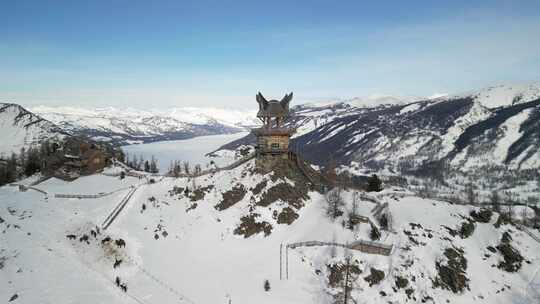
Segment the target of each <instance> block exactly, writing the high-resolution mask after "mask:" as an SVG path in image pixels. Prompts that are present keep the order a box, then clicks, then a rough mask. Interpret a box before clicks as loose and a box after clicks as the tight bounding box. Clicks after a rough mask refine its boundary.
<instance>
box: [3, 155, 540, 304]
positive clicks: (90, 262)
mask: <svg viewBox="0 0 540 304" xmlns="http://www.w3.org/2000/svg"><path fill="white" fill-rule="evenodd" d="M254 166H255V163H254V161H249V162H247V163H245V164H243V165H241V166H239V167H237V168H235V169H232V170H227V171H221V172H217V173H214V174H210V175H205V176H202V177H198V178H196V179H192V178H191V179H190V178H177V179H175V178H167V177H165V178H161V177H153V179H155V181H156V182H155V183H147V182H146V181H147V180H149V178H150V177H148V178H143V179H142V180H141V179H139V178H136V177H129V176H128V177H126V178H125V179H123V180H121V179H119V178H118V177H114V176H106V175H92V176H86V177H81V178H79V179H77V180H75V181H73V182H64V181H60V180H56V179H50V180H47V181H45V182H42V183H41V184H39V185H37V186H36V188H37V189H40V190H43V191H46V192H47V193H48V194H47V195H44V194H42V193H40V192H37V191H34V190H28V191H26V192H18V190H17V188H16V187H9V186H4V187H1V188H0V201H2V202H5V203H4V204H5V208H2V209H0V218H1V220H0V230H1V231H2V232H3V233H2V234H0V262H1V263H0V265H1V273H2V275H0V286H1V288H0V298H1V299H10V298H11V297H13V296H14V295H17V298H16V300H14V302H13V303H34V302H41V301H45V302H54V303H65V302H73V301H76V302H78V303H96V302H100V303H105V302H106V303H133V302H138V303H156V302H157V303H170V302H179V303H332V302H333V299H336V298H339V297H340V290H341V286H343V278H344V276H343V271H342V270H343V269H344V268H343V263H344V252H343V250H342V249H339V248H338V249H333V247H325V246H322V247H318V246H316V247H297V248H294V249H293V248H289V249H288V250H287V251H288V268H286V264H285V255H283V261H282V263H283V264H282V266H283V267H282V272H283V278H284V279H283V280H280V244H284V245H286V244H292V243H295V242H303V241H326V242H335V243H341V244H347V243H349V244H350V243H352V242H354V241H355V240H369V235H370V232H371V230H372V228H371V227H370V224H369V223H363V222H357V223H356V224H355V226H354V228H353V229H348V228H347V225H343V224H342V222H343V221H345V220H347V218H348V216H349V214H350V213H351V210H352V201H353V196H354V195H355V194H354V191H351V190H349V191H344V192H343V193H342V196H343V198H344V201H345V203H346V204H345V206H343V207H342V212H343V214H342V215H341V216H339V217H337V218H336V219H334V220H331V219H330V218H329V217H328V216H327V214H326V210H325V206H326V205H327V203H326V201H325V199H324V196H322V195H321V194H319V193H318V192H316V191H314V190H313V189H312V188H311V187H310V186H309V182H307V181H306V180H305V179H304V178H303V177H302V175H301V174H300V172H298V171H297V170H296V169H295V167H294V165H292V164H289V163H283V164H282V165H279V166H278V167H276V168H277V169H276V170H272V171H269V172H264V171H260V170H257V169H255V167H254ZM118 172H119V168H109V169H108V170H106V171H105V172H104V173H106V174H108V175H114V174H117V173H118ZM24 182H25V183H30V182H32V180H31V179H29V180H26V181H24ZM132 185H133V186H135V188H134V189H135V190H134V189H131V188H130V186H132ZM186 189H188V190H187V191H186ZM115 190H118V191H117V192H114V193H111V194H109V195H105V196H103V197H99V198H93V199H92V198H86V199H66V198H56V197H55V196H54V195H55V194H59V193H64V194H69V193H71V194H75V193H79V194H92V193H95V192H103V193H108V192H110V191H115ZM127 196H129V200H127V201H125V202H126V205H125V207H124V208H123V209H121V212H120V213H119V216H118V217H116V219H114V221H113V222H112V223H111V225H110V226H109V228H108V229H107V230H103V229H100V231H99V234H96V236H95V237H94V236H93V235H92V234H91V230H94V232H95V231H96V226H101V224H102V223H103V222H104V221H105V219H106V218H108V215H109V213H111V211H113V210H115V206H117V205H118V204H119V203H121V202H124V200H123V198H124V197H127ZM385 203H387V204H388V207H387V208H383V213H385V214H388V216H389V217H390V218H391V219H392V221H391V232H387V231H384V230H381V237H380V240H379V242H381V243H383V244H386V245H392V246H393V249H392V251H391V254H390V255H389V256H384V255H374V254H368V253H364V252H360V251H356V250H348V253H347V254H350V255H352V266H351V287H352V292H351V297H352V298H353V299H354V300H355V301H358V302H364V303H382V302H384V303H386V302H388V301H391V302H399V303H404V302H406V301H409V302H411V303H417V302H420V301H424V302H426V303H447V302H449V303H537V302H538V300H539V299H540V294H539V293H538V287H540V272H539V269H540V259H539V258H540V243H538V242H537V241H535V240H534V239H533V238H531V236H529V235H528V234H526V233H524V232H523V231H521V230H520V229H518V228H517V227H515V226H513V225H509V224H506V223H504V222H500V221H498V218H499V216H498V214H496V213H495V214H492V215H490V216H486V215H484V214H483V213H478V210H477V209H475V208H474V207H469V206H457V205H450V204H448V203H445V202H439V201H434V200H429V199H421V198H418V197H415V196H412V195H411V194H410V193H408V192H406V191H404V190H403V189H397V188H396V189H386V190H384V191H383V192H380V193H378V194H377V195H367V196H365V195H362V196H361V197H359V199H358V206H357V213H358V214H359V215H362V216H365V217H367V218H369V220H370V221H371V222H373V223H374V225H375V226H379V225H380V223H379V221H378V220H377V218H376V216H375V215H374V214H373V213H372V211H373V210H374V208H375V207H376V206H378V205H380V206H382V207H384V206H385ZM378 208H380V207H378ZM378 208H375V209H378ZM473 210H476V211H477V213H471V211H473ZM514 211H515V212H516V215H515V219H519V216H520V214H521V213H522V212H521V211H520V210H518V208H517V207H516V210H514ZM479 214H482V215H481V216H480V215H479ZM390 215H391V216H390ZM471 225H472V227H473V228H472V231H471V227H470V226H471ZM462 227H465V228H462ZM380 228H381V227H380V226H379V229H380ZM534 233H536V235H537V236H538V233H537V232H534ZM71 234H73V235H74V238H75V239H74V240H70V239H68V238H66V235H71ZM85 234H86V235H88V240H85V239H84V235H85ZM107 236H110V237H111V238H112V239H113V240H119V239H122V240H124V241H125V244H126V245H125V247H122V246H118V245H116V244H115V243H114V242H112V243H110V242H107V241H106V237H107ZM81 237H83V240H79V238H81ZM283 250H284V251H285V248H284V249H283ZM515 252H519V255H521V256H522V257H523V259H522V260H521V259H520V258H517V257H518V256H517V255H516V254H515ZM119 259H121V260H122V262H121V264H120V265H119V267H117V268H113V264H114V263H115V261H116V260H119ZM287 269H288V270H287ZM286 271H288V280H285V277H286ZM381 272H382V274H381ZM116 276H118V277H119V278H120V280H121V282H122V283H125V284H127V292H123V291H121V289H120V288H118V287H116V286H115V284H114V279H115V277H116ZM43 278H47V280H43ZM486 278H489V280H486ZM265 280H268V281H269V285H270V286H269V287H270V289H269V290H268V291H265V290H264V288H263V285H264V281H265ZM209 290H211V291H212V292H208V291H209ZM83 294H84V295H90V294H91V295H92V296H91V297H90V296H87V297H80V295H83Z"/></svg>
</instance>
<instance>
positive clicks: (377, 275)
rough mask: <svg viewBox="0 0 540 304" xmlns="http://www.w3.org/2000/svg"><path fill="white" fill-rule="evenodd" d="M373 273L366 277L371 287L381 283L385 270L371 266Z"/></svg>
mask: <svg viewBox="0 0 540 304" xmlns="http://www.w3.org/2000/svg"><path fill="white" fill-rule="evenodd" d="M370 271H371V274H370V275H369V276H367V277H365V278H364V280H365V281H366V282H368V283H369V287H371V286H373V285H377V284H379V282H380V281H382V280H383V279H384V271H382V270H378V269H376V268H373V267H371V270H370Z"/></svg>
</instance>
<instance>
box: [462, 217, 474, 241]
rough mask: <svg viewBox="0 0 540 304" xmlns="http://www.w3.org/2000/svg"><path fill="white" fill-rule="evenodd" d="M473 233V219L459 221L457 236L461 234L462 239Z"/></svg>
mask: <svg viewBox="0 0 540 304" xmlns="http://www.w3.org/2000/svg"><path fill="white" fill-rule="evenodd" d="M473 233H474V222H473V221H465V222H463V223H461V228H460V229H459V236H461V238H462V239H466V238H468V237H470V236H471V235H472V234H473Z"/></svg>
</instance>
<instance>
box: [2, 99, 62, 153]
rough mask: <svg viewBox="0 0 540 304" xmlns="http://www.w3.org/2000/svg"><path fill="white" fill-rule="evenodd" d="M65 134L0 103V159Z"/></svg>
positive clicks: (12, 106)
mask: <svg viewBox="0 0 540 304" xmlns="http://www.w3.org/2000/svg"><path fill="white" fill-rule="evenodd" d="M64 136H66V133H65V132H64V131H63V130H62V129H61V128H59V127H58V126H56V125H55V124H54V123H52V122H50V121H48V120H46V119H43V118H42V117H40V116H39V115H35V114H33V113H31V112H29V111H27V110H26V109H25V108H23V107H21V106H19V105H17V104H11V103H0V158H6V157H9V156H10V155H11V153H19V152H20V151H21V148H28V147H29V146H32V145H37V144H39V143H40V142H41V141H43V140H45V139H61V138H63V137H64Z"/></svg>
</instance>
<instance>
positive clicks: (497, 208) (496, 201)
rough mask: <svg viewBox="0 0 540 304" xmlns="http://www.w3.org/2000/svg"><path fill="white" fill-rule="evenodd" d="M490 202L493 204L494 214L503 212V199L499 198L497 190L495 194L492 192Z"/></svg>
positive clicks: (494, 191)
mask: <svg viewBox="0 0 540 304" xmlns="http://www.w3.org/2000/svg"><path fill="white" fill-rule="evenodd" d="M489 201H490V203H491V209H492V210H493V211H494V212H501V198H500V197H499V193H498V192H497V191H496V190H493V192H491V195H490V196H489Z"/></svg>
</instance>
